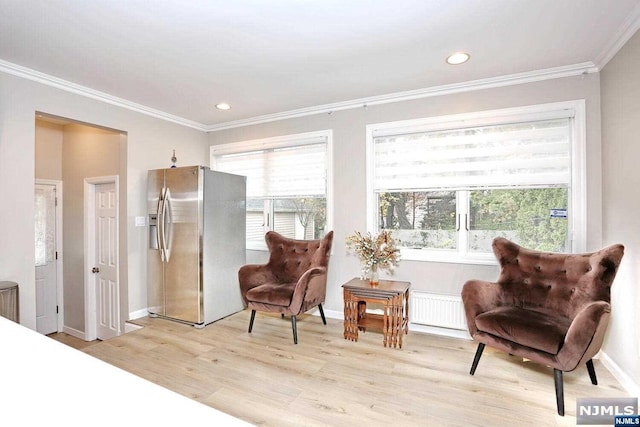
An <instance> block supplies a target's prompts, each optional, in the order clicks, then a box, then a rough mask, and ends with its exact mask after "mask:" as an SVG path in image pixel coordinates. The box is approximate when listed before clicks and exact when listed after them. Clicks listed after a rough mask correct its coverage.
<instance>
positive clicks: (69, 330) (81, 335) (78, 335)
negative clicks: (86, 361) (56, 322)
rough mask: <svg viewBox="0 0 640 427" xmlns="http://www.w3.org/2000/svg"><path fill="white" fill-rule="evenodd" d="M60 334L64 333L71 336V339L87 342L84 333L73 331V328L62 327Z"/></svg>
mask: <svg viewBox="0 0 640 427" xmlns="http://www.w3.org/2000/svg"><path fill="white" fill-rule="evenodd" d="M62 332H64V333H65V334H67V335H71V336H72V337H76V338H79V339H81V340H83V341H86V340H87V335H86V333H84V332H82V331H79V330H77V329H74V328H70V327H68V326H63V327H62Z"/></svg>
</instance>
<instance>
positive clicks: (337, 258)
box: [209, 74, 602, 312]
mask: <svg viewBox="0 0 640 427" xmlns="http://www.w3.org/2000/svg"><path fill="white" fill-rule="evenodd" d="M599 88H600V82H599V75H598V74H589V75H584V76H579V77H568V78H563V79H555V80H549V81H543V82H537V83H529V84H522V85H517V86H509V87H503V88H493V89H486V90H479V91H474V92H468V93H460V94H455V95H446V96H439V97H432V98H425V99H421V100H413V101H405V102H397V103H392V104H385V105H378V106H369V107H367V108H360V109H355V110H345V111H336V112H333V113H332V114H330V115H329V114H322V115H315V116H309V117H301V118H295V119H290V120H282V121H278V122H272V123H265V124H261V125H254V126H246V127H243V128H236V129H229V130H224V131H218V132H212V133H211V134H210V136H209V143H210V144H211V145H214V144H223V143H230V142H238V141H244V140H251V139H256V138H263V137H272V136H278V135H287V134H293V133H301V132H310V131H318V130H323V129H332V130H333V137H334V140H333V143H334V147H333V162H334V164H333V170H334V177H333V179H334V181H333V182H334V194H335V200H334V207H335V209H334V226H333V229H334V231H335V236H334V251H333V256H332V258H331V263H330V267H329V270H330V273H329V281H328V285H327V286H328V289H327V300H326V308H327V309H328V310H335V311H338V312H341V311H342V309H343V307H342V292H341V285H342V284H343V283H345V282H346V281H347V280H349V279H350V278H352V277H354V276H357V275H358V274H359V271H360V267H359V263H358V260H357V259H356V257H354V256H353V255H350V254H347V253H346V250H345V245H344V241H345V237H346V236H347V235H349V234H352V233H353V232H354V231H356V230H359V231H365V229H366V212H365V198H366V191H365V186H366V185H365V184H366V183H365V127H366V125H368V124H372V123H380V122H388V121H395V120H407V119H415V118H422V117H432V116H441V115H449V114H457V113H467V112H474V111H482V110H492V109H498V108H507V107H517V106H525V105H533V104H543V103H549V102H559V101H568V100H576V99H585V100H586V115H587V117H586V120H587V127H586V133H587V174H588V179H587V181H588V182H587V185H588V219H587V221H588V224H587V227H588V236H587V247H588V249H598V248H599V247H600V245H601V242H602V234H601V221H602V218H601V185H602V175H601V168H600V156H601V152H600V90H599ZM264 259H266V257H265V254H264V253H255V252H253V251H250V253H249V254H248V260H250V261H252V262H260V261H261V260H264ZM497 274H498V269H497V267H496V266H480V265H464V264H448V263H434V262H416V261H406V260H405V261H401V263H400V266H399V268H398V269H397V270H396V273H395V275H394V277H395V278H397V279H398V280H408V281H410V282H411V283H412V289H414V290H416V289H417V290H424V291H430V292H436V293H443V294H451V295H459V294H460V291H461V289H462V285H463V283H464V282H465V281H466V280H468V279H471V278H476V279H489V280H493V279H495V278H496V277H497ZM383 278H384V274H383Z"/></svg>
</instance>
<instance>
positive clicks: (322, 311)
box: [318, 304, 327, 325]
mask: <svg viewBox="0 0 640 427" xmlns="http://www.w3.org/2000/svg"><path fill="white" fill-rule="evenodd" d="M318 309H319V310H320V316H321V317H322V323H324V324H325V325H326V324H327V319H325V317H324V310H323V309H322V304H318Z"/></svg>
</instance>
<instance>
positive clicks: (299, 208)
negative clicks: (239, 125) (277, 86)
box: [211, 130, 332, 249]
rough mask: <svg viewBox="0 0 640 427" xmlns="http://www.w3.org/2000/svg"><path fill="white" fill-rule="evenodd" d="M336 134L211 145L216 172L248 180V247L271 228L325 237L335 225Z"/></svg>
mask: <svg viewBox="0 0 640 427" xmlns="http://www.w3.org/2000/svg"><path fill="white" fill-rule="evenodd" d="M331 138H332V133H331V131H329V130H327V131H320V132H311V133H304V134H296V135H288V136H282V137H275V138H267V139H261V140H253V141H245V142H239V143H231V144H224V145H214V146H211V168H212V169H216V170H220V171H224V172H229V173H234V174H238V175H244V176H246V177H247V248H248V249H266V246H265V242H264V234H265V233H266V232H267V231H269V230H274V231H277V232H278V233H280V234H282V235H284V236H287V237H290V238H294V239H319V238H321V237H322V236H324V234H325V232H326V231H327V230H328V227H330V218H328V212H330V202H331V198H330V193H329V191H328V189H329V188H331V186H330V185H328V180H329V177H330V176H331V173H330V168H331V161H330V159H331Z"/></svg>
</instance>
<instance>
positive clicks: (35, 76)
mask: <svg viewBox="0 0 640 427" xmlns="http://www.w3.org/2000/svg"><path fill="white" fill-rule="evenodd" d="M0 72H3V73H7V74H12V75H14V76H17V77H21V78H23V79H27V80H32V81H34V82H38V83H42V84H44V85H46V86H51V87H54V88H57V89H61V90H64V91H66V92H70V93H74V94H76V95H80V96H84V97H87V98H91V99H95V100H97V101H101V102H105V103H107V104H111V105H115V106H117V107H121V108H126V109H127V110H131V111H135V112H137V113H141V114H145V115H147V116H151V117H155V118H157V119H161V120H166V121H168V122H172V123H176V124H179V125H182V126H186V127H190V128H193V129H197V130H199V131H203V132H204V131H206V130H207V126H206V125H204V124H202V123H198V122H195V121H192V120H188V119H185V118H182V117H178V116H174V115H172V114H169V113H165V112H164V111H160V110H156V109H153V108H149V107H146V106H144V105H141V104H136V103H135V102H131V101H128V100H126V99H123V98H118V97H116V96H112V95H109V94H108V93H105V92H100V91H97V90H94V89H91V88H88V87H86V86H82V85H79V84H76V83H72V82H70V81H67V80H63V79H60V78H58V77H54V76H51V75H49V74H45V73H41V72H40V71H36V70H33V69H31V68H27V67H23V66H21V65H17V64H14V63H11V62H8V61H3V60H1V59H0Z"/></svg>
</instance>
